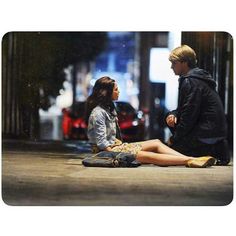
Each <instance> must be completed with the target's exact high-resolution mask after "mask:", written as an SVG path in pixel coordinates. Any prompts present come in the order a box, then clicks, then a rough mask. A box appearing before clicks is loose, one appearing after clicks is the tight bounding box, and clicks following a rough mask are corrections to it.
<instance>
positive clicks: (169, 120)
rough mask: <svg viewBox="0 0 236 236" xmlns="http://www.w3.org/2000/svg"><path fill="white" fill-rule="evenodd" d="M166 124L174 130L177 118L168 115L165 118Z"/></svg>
mask: <svg viewBox="0 0 236 236" xmlns="http://www.w3.org/2000/svg"><path fill="white" fill-rule="evenodd" d="M166 123H167V125H168V126H169V127H172V128H174V127H175V124H177V117H176V116H174V115H168V116H167V117H166Z"/></svg>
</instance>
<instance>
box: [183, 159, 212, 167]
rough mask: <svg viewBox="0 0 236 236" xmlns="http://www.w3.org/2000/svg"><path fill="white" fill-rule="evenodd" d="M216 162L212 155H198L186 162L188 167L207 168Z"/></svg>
mask: <svg viewBox="0 0 236 236" xmlns="http://www.w3.org/2000/svg"><path fill="white" fill-rule="evenodd" d="M214 164H215V158H214V157H211V156H203V157H198V158H195V159H193V160H189V161H188V162H187V164H186V167H191V168H205V167H210V166H213V165H214Z"/></svg>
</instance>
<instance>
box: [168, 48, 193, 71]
mask: <svg viewBox="0 0 236 236" xmlns="http://www.w3.org/2000/svg"><path fill="white" fill-rule="evenodd" d="M169 60H170V61H171V62H174V61H180V62H187V63H188V66H189V67H190V68H194V67H196V64H197V57H196V53H195V51H194V50H193V49H192V48H190V47H189V46H188V45H182V46H180V47H177V48H175V49H174V50H172V51H171V53H170V56H169Z"/></svg>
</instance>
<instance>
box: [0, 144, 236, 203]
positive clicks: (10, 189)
mask: <svg viewBox="0 0 236 236" xmlns="http://www.w3.org/2000/svg"><path fill="white" fill-rule="evenodd" d="M86 155H88V154H86V153H85V154H82V153H79V154H76V153H75V152H72V153H70V152H64V153H59V152H55V151H52V152H49V151H45V150H43V151H39V152H37V151H33V150H28V151H27V150H18V151H17V150H9V149H8V148H7V149H5V150H3V154H2V197H3V200H4V201H5V203H7V204H9V205H50V206H52V205H58V206H59V205H73V206H74V205H80V206H84V205H86V206H94V205H99V206H111V205H113V206H185V205H190V206H195V205H197V206H199V205H200V206H202V205H207V206H213V205H216V206H218V205H227V204H229V203H230V202H231V200H232V195H233V166H232V164H231V165H230V166H225V167H220V166H214V167H211V168H207V169H192V168H185V167H158V166H154V165H143V166H140V167H138V168H91V167H89V168H88V167H84V166H83V165H82V163H81V161H82V159H83V158H84V156H86Z"/></svg>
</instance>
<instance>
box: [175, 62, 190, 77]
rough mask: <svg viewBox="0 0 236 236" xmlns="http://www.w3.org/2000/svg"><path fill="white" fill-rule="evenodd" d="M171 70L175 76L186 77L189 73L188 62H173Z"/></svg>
mask: <svg viewBox="0 0 236 236" xmlns="http://www.w3.org/2000/svg"><path fill="white" fill-rule="evenodd" d="M171 69H172V70H173V71H174V73H175V75H179V76H181V75H184V74H186V73H187V72H188V66H187V63H186V62H180V61H177V60H176V61H172V62H171Z"/></svg>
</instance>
